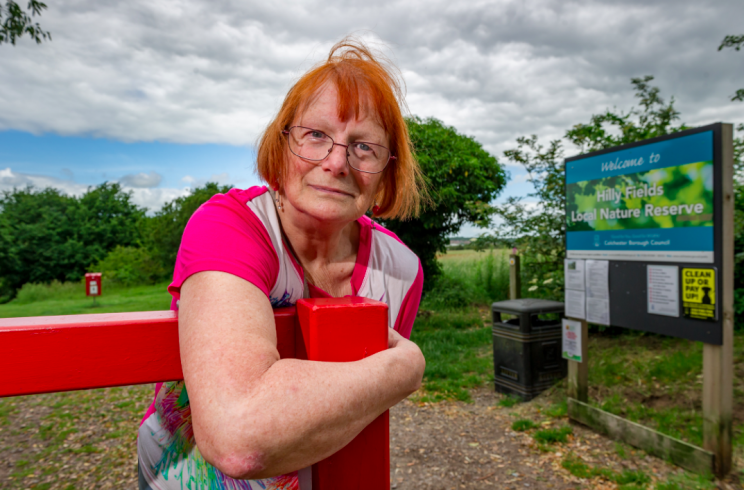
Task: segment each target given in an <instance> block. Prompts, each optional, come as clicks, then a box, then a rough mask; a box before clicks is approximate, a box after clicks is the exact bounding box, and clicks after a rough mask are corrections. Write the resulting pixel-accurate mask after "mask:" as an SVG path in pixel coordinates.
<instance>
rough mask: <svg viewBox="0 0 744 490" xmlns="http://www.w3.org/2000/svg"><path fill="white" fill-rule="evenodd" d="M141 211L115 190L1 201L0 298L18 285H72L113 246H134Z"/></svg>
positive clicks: (30, 193) (48, 192)
mask: <svg viewBox="0 0 744 490" xmlns="http://www.w3.org/2000/svg"><path fill="white" fill-rule="evenodd" d="M143 216H144V210H143V209H140V208H139V207H138V206H136V205H135V204H133V203H132V202H131V195H130V194H128V193H125V192H123V191H122V190H121V187H120V186H119V184H116V183H114V184H110V183H104V184H101V185H100V186H97V187H91V188H89V189H88V191H87V192H86V193H85V194H84V195H83V196H81V197H80V198H76V197H72V196H67V195H65V194H63V193H62V192H61V191H59V190H57V189H52V188H47V189H43V190H37V189H34V188H32V187H27V188H25V189H14V190H12V191H4V192H3V193H2V196H1V197H0V280H1V284H0V287H1V288H2V289H1V290H0V296H1V297H3V298H5V299H10V298H12V297H13V296H15V292H16V290H17V289H18V288H20V287H21V286H22V285H23V284H25V283H28V282H32V283H47V282H51V281H53V280H55V279H56V280H59V281H77V280H79V279H80V278H81V277H82V275H83V274H84V273H85V271H86V270H87V268H88V266H89V265H90V264H92V263H94V262H96V261H98V260H101V259H102V258H103V257H104V256H105V255H106V254H107V253H108V251H109V250H111V249H113V248H114V247H115V246H116V245H132V244H135V243H137V241H138V240H139V233H138V221H139V220H140V219H141V218H142V217H143Z"/></svg>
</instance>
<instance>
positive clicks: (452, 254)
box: [437, 248, 509, 263]
mask: <svg viewBox="0 0 744 490" xmlns="http://www.w3.org/2000/svg"><path fill="white" fill-rule="evenodd" d="M488 253H495V254H499V255H508V254H509V249H507V248H501V249H491V250H484V251H482V252H478V251H475V250H448V251H447V253H444V254H437V259H439V260H440V261H441V262H443V263H445V262H461V261H465V260H480V259H483V257H485V256H486V254H488Z"/></svg>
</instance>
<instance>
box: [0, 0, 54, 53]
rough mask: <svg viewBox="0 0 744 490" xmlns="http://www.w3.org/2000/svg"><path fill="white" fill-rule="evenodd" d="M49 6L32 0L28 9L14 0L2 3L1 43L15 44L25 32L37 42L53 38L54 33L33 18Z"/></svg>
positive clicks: (0, 16) (0, 20)
mask: <svg viewBox="0 0 744 490" xmlns="http://www.w3.org/2000/svg"><path fill="white" fill-rule="evenodd" d="M45 8H47V6H46V4H45V3H42V2H37V1H36V0H30V1H29V2H28V6H27V7H26V10H28V11H29V12H30V13H31V15H28V13H27V12H26V11H25V10H23V9H22V8H21V6H20V5H18V3H16V2H14V1H13V0H7V1H6V2H5V6H2V5H0V44H2V43H10V44H13V45H15V43H16V40H17V39H18V38H20V37H22V36H23V35H24V34H28V35H29V36H31V39H33V40H34V41H36V44H41V41H42V40H43V39H49V40H50V41H51V40H52V35H51V34H50V33H49V32H48V31H44V30H43V29H42V28H41V26H40V25H39V23H38V22H37V23H34V21H33V18H32V17H34V16H36V15H41V11H42V10H44V9H45Z"/></svg>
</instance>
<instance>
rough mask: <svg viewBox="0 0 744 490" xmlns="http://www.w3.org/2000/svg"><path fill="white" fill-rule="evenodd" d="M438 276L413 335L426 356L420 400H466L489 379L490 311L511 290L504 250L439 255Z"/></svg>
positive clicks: (490, 364) (490, 363)
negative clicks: (439, 273) (493, 304)
mask: <svg viewBox="0 0 744 490" xmlns="http://www.w3.org/2000/svg"><path fill="white" fill-rule="evenodd" d="M439 259H440V263H441V264H442V269H443V270H442V272H443V273H442V275H441V276H440V277H439V279H438V280H437V283H436V284H435V285H434V287H433V288H432V289H431V290H430V291H428V292H427V293H426V295H425V296H424V298H423V301H422V304H421V311H420V312H419V315H418V317H417V318H416V324H415V326H414V328H413V335H412V337H411V339H412V340H413V341H414V342H416V343H417V344H418V345H419V347H421V350H422V352H423V353H424V356H425V357H426V372H425V374H424V392H425V394H424V395H423V396H422V399H423V400H431V401H437V400H442V399H457V400H463V401H468V400H470V392H469V390H470V389H471V388H475V387H478V386H481V385H482V384H483V383H484V382H486V381H489V380H492V379H493V353H492V350H491V338H492V334H491V328H490V318H489V317H490V315H489V314H488V313H486V312H484V311H483V306H488V305H490V304H491V303H493V302H494V301H500V300H503V299H506V298H507V297H508V294H509V265H508V262H507V256H506V254H505V253H504V251H502V250H489V251H487V252H474V251H468V250H464V251H456V252H449V253H447V254H446V255H443V256H441V257H440V258H439Z"/></svg>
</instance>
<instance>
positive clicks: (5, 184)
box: [0, 167, 88, 196]
mask: <svg viewBox="0 0 744 490" xmlns="http://www.w3.org/2000/svg"><path fill="white" fill-rule="evenodd" d="M28 186H32V187H36V188H38V189H45V188H47V187H54V188H56V189H59V190H61V191H62V192H64V193H65V194H69V195H72V196H80V195H82V194H83V193H85V191H86V190H88V186H87V185H83V184H77V183H75V182H72V181H70V180H63V179H58V178H56V177H49V176H47V175H34V174H24V173H21V172H13V170H12V169H11V168H10V167H8V168H6V169H4V170H0V191H10V190H13V189H14V188H18V189H23V188H25V187H28Z"/></svg>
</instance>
